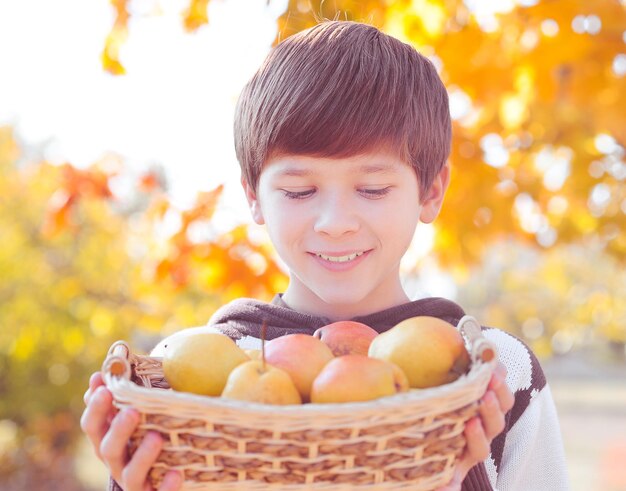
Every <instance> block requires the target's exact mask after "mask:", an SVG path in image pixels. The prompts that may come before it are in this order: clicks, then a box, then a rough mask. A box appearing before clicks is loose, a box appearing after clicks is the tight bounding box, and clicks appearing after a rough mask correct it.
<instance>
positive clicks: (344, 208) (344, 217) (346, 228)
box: [313, 197, 360, 237]
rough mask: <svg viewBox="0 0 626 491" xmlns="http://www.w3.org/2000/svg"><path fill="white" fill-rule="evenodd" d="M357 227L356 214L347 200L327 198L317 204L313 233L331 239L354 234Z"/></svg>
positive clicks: (357, 219) (358, 222)
mask: <svg viewBox="0 0 626 491" xmlns="http://www.w3.org/2000/svg"><path fill="white" fill-rule="evenodd" d="M359 226H360V221H359V218H358V214H357V213H356V210H354V207H353V206H352V205H351V204H350V203H349V200H342V199H341V198H339V197H329V198H326V199H324V200H323V202H320V203H319V208H318V210H317V214H316V218H315V224H314V226H313V229H314V230H315V232H317V233H320V234H326V235H328V236H331V237H341V236H342V235H344V234H348V233H352V232H356V231H357V230H358V229H359Z"/></svg>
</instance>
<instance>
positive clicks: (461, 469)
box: [437, 362, 515, 491]
mask: <svg viewBox="0 0 626 491" xmlns="http://www.w3.org/2000/svg"><path fill="white" fill-rule="evenodd" d="M505 379H506V367H505V366H504V365H503V364H502V363H500V362H498V365H497V366H496V369H495V370H494V372H493V375H492V376H491V380H490V381H489V385H488V386H487V391H486V392H485V395H484V396H483V397H482V399H481V400H480V403H479V415H478V416H476V417H474V418H472V419H470V420H469V421H468V422H467V424H466V425H465V438H466V439H467V448H466V449H465V453H464V454H463V457H462V458H461V460H460V461H459V463H458V464H457V467H456V469H455V471H454V476H453V478H452V481H450V483H448V485H447V486H444V487H442V488H439V489H438V490H437V491H460V490H461V483H462V482H463V479H465V476H467V473H468V472H469V470H470V469H471V468H472V467H474V466H475V465H476V464H479V463H480V462H483V461H484V460H485V459H486V458H487V457H489V452H490V445H491V441H492V440H493V439H494V438H495V437H496V436H498V435H499V434H500V433H501V432H502V430H504V424H505V422H504V416H505V414H506V413H507V412H509V411H510V410H511V408H512V407H513V403H514V402H515V398H514V397H513V394H512V393H511V391H510V390H509V388H508V386H507V385H506V383H505Z"/></svg>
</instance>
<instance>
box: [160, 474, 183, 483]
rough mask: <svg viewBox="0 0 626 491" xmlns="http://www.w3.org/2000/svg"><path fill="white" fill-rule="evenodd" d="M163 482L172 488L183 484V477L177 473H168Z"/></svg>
mask: <svg viewBox="0 0 626 491" xmlns="http://www.w3.org/2000/svg"><path fill="white" fill-rule="evenodd" d="M164 481H167V483H168V484H171V485H172V486H180V485H181V484H182V483H183V475H182V473H180V472H178V471H172V472H168V473H167V474H166V475H165V478H164Z"/></svg>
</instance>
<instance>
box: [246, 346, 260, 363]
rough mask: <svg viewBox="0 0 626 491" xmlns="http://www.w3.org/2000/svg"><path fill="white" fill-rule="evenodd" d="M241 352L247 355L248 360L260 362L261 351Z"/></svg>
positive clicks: (249, 350) (247, 350)
mask: <svg viewBox="0 0 626 491" xmlns="http://www.w3.org/2000/svg"><path fill="white" fill-rule="evenodd" d="M243 351H244V353H245V354H246V355H248V358H250V359H251V360H260V359H261V350H260V349H254V348H248V349H244V350H243Z"/></svg>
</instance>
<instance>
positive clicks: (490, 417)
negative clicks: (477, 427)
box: [478, 390, 505, 441]
mask: <svg viewBox="0 0 626 491" xmlns="http://www.w3.org/2000/svg"><path fill="white" fill-rule="evenodd" d="M478 412H479V414H480V418H481V422H482V425H481V426H482V428H483V430H484V432H485V435H486V437H487V440H489V441H491V440H493V439H494V438H495V437H496V436H498V435H499V434H500V433H501V432H502V430H504V425H505V419H504V412H503V411H502V409H501V408H500V403H499V402H498V398H497V397H496V394H495V393H494V392H493V391H492V390H488V391H487V392H486V393H485V395H484V396H483V397H482V399H481V400H480V405H479V408H478Z"/></svg>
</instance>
